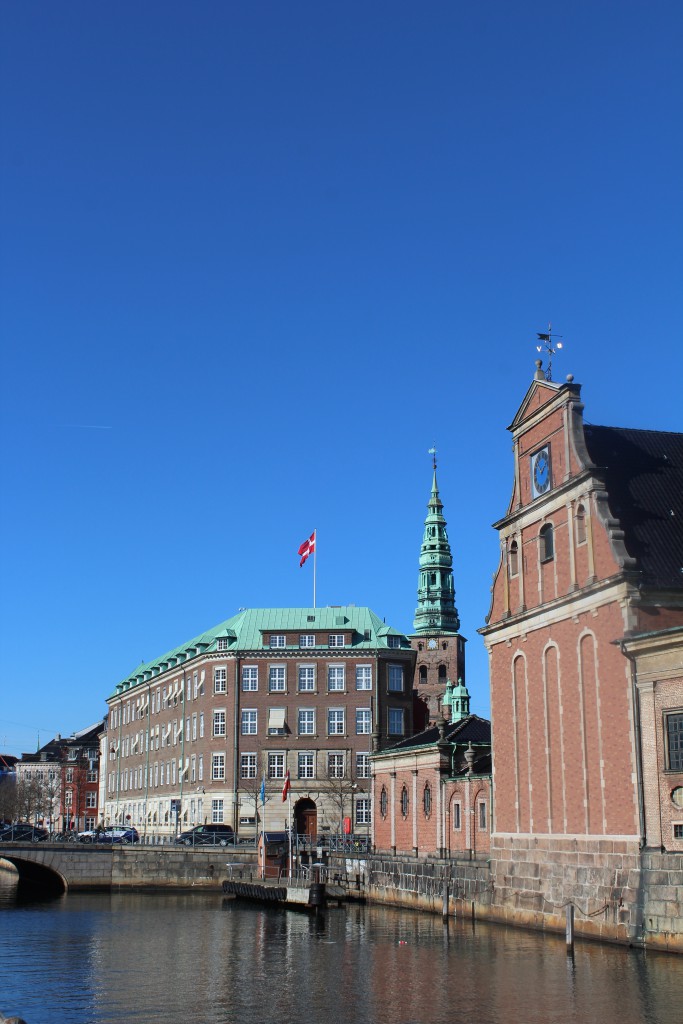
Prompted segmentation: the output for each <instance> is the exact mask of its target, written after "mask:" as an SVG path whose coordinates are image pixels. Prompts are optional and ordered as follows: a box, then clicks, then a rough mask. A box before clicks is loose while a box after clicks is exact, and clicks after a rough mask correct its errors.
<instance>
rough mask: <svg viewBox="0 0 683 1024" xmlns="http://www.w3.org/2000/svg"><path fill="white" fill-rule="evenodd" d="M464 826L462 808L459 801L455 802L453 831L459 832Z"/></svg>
mask: <svg viewBox="0 0 683 1024" xmlns="http://www.w3.org/2000/svg"><path fill="white" fill-rule="evenodd" d="M461 828H462V808H461V805H460V804H459V803H454V804H453V831H454V832H459V831H460V829H461Z"/></svg>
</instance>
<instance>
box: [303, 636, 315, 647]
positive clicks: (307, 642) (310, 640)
mask: <svg viewBox="0 0 683 1024" xmlns="http://www.w3.org/2000/svg"><path fill="white" fill-rule="evenodd" d="M299 647H315V634H314V633H303V634H302V635H301V636H300V637H299Z"/></svg>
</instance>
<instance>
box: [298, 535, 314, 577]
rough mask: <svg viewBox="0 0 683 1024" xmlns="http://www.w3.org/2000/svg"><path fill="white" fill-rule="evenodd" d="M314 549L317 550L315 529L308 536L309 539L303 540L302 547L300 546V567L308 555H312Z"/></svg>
mask: <svg viewBox="0 0 683 1024" xmlns="http://www.w3.org/2000/svg"><path fill="white" fill-rule="evenodd" d="M314 551H315V530H314V531H313V533H312V534H311V536H310V537H309V538H308V540H305V541H304V542H303V544H302V545H301V547H300V548H299V551H298V554H300V555H301V561H300V562H299V568H301V566H302V565H303V564H304V562H305V561H306V559H307V558H308V556H309V555H312V554H313V552H314Z"/></svg>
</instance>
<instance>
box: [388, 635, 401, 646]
mask: <svg viewBox="0 0 683 1024" xmlns="http://www.w3.org/2000/svg"><path fill="white" fill-rule="evenodd" d="M400 646H401V638H400V636H388V637H387V647H393V648H396V647H400Z"/></svg>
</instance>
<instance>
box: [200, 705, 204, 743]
mask: <svg viewBox="0 0 683 1024" xmlns="http://www.w3.org/2000/svg"><path fill="white" fill-rule="evenodd" d="M199 738H200V740H203V739H204V712H203V711H200V712H199Z"/></svg>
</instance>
